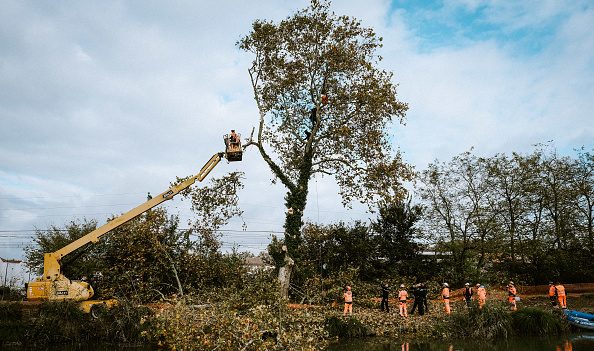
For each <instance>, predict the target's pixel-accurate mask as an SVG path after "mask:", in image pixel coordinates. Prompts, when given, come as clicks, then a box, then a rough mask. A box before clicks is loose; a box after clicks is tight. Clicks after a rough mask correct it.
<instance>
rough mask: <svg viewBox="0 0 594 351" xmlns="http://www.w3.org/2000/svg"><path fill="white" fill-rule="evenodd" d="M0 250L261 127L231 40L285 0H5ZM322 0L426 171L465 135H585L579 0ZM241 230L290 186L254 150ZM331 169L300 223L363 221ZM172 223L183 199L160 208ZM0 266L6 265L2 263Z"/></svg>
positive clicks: (148, 184)
mask: <svg viewBox="0 0 594 351" xmlns="http://www.w3.org/2000/svg"><path fill="white" fill-rule="evenodd" d="M0 5H1V7H0V8H1V11H0V257H5V258H22V247H23V246H24V245H26V244H27V242H29V240H30V237H31V235H32V233H33V230H34V229H35V228H38V229H45V228H48V226H50V225H57V226H62V225H64V223H66V222H69V221H71V220H73V219H80V218H88V219H91V218H94V219H97V220H98V221H99V222H100V223H103V222H104V221H105V219H106V217H107V216H109V215H111V214H116V213H122V212H124V211H126V210H127V209H129V208H132V207H134V206H136V205H137V204H139V203H141V202H143V201H144V200H145V198H146V193H147V192H149V191H150V192H151V193H153V194H155V193H160V192H162V191H164V190H166V188H167V187H168V185H169V183H170V181H172V180H174V179H175V177H176V176H186V175H190V174H193V173H195V172H196V171H197V170H198V169H199V168H200V167H201V166H202V164H204V162H206V161H207V160H208V159H209V158H210V156H211V155H212V154H214V153H215V152H218V151H222V149H223V143H222V135H223V134H225V133H227V132H228V131H229V129H231V128H234V129H237V130H239V131H241V132H242V133H243V134H244V136H245V135H248V134H249V131H250V130H251V128H252V126H255V125H256V121H257V110H256V107H255V104H254V100H253V98H252V94H251V90H250V85H249V79H248V75H247V68H248V66H249V64H250V56H249V55H247V54H246V53H243V52H240V51H239V50H238V49H237V48H236V46H235V43H236V42H237V40H238V39H239V38H240V37H241V36H242V35H245V34H247V33H248V32H249V30H250V25H251V23H252V22H253V21H254V20H255V19H269V20H280V19H282V18H284V17H286V16H288V15H290V14H291V13H293V12H294V11H295V10H297V9H300V8H303V7H305V6H306V5H307V1H302V0H300V1H295V0H258V1H254V0H251V1H240V0H219V1H216V2H213V1H203V0H202V1H167V2H165V1H162V2H159V1H109V0H108V1H96V2H83V1H51V2H43V1H22V0H18V1H17V0H15V1H12V0H0ZM332 7H333V9H334V10H335V11H336V12H337V13H339V14H347V15H351V16H354V17H357V18H358V19H360V20H362V22H363V24H364V25H366V26H369V27H373V28H375V30H376V31H377V32H378V34H379V35H381V36H382V37H383V38H384V44H385V45H384V47H383V48H382V50H381V52H380V54H381V55H382V56H383V57H384V61H383V62H382V68H385V69H388V70H391V71H393V72H394V73H395V77H394V79H395V83H398V84H399V97H400V99H401V100H403V101H405V102H407V103H408V104H409V106H410V110H409V112H408V115H407V122H406V126H394V128H393V133H394V138H393V140H394V143H395V144H396V146H397V147H399V148H400V150H401V151H402V152H403V153H404V156H405V160H406V161H408V162H409V163H411V164H413V165H414V166H415V167H416V168H417V169H423V168H425V167H426V165H427V164H428V163H429V162H431V161H433V160H435V159H439V160H448V159H449V158H451V157H452V156H454V155H456V154H459V153H461V152H464V151H466V150H468V149H469V148H471V147H473V146H474V147H475V150H476V152H477V153H478V154H480V155H485V156H490V155H493V154H495V153H498V152H511V151H519V152H530V151H531V150H532V145H533V144H536V143H541V142H547V141H549V140H553V143H554V145H555V146H556V147H557V149H558V150H559V151H560V152H561V153H564V154H571V152H572V150H573V149H575V148H578V147H581V146H585V147H586V148H588V149H592V148H593V147H594V122H593V118H592V111H594V35H592V33H594V5H593V4H592V2H591V1H589V0H584V1H579V0H578V1H558V0H557V1H546V0H545V1H542V0H541V1H536V0H535V1H531V0H526V1H499V0H449V1H403V0H394V1H385V0H367V1H357V0H336V1H334V3H333V6H332ZM232 170H241V171H243V172H245V180H244V181H245V185H246V186H245V189H244V192H243V193H242V194H241V201H242V207H243V208H244V210H245V215H244V221H245V223H246V224H247V226H248V231H247V232H241V226H240V223H238V222H234V223H232V224H231V225H230V226H228V227H227V228H226V229H225V230H226V231H225V232H224V233H223V234H224V237H223V240H224V242H225V247H230V246H232V245H233V244H234V243H236V244H239V245H240V247H239V248H240V249H245V250H251V251H256V252H257V251H258V250H259V249H263V248H265V245H266V243H267V242H268V240H269V236H270V233H275V232H276V233H280V232H282V224H283V218H284V208H283V195H284V189H283V188H282V187H280V186H276V185H272V184H271V182H270V172H269V171H268V170H267V168H266V167H265V166H264V164H263V162H262V161H261V160H260V158H259V156H258V155H257V154H256V152H255V150H251V151H249V150H248V152H247V153H246V155H245V156H244V162H241V163H232V164H227V163H221V164H220V165H219V166H218V167H217V169H216V170H215V171H213V173H212V175H214V176H220V175H222V174H224V173H225V172H228V171H232ZM339 203H340V201H339V200H338V198H337V196H336V187H335V186H334V185H333V184H332V183H331V182H330V181H329V180H328V179H315V181H314V182H312V188H311V191H310V197H309V204H308V206H309V207H308V210H307V212H306V217H307V219H308V220H312V221H316V222H322V223H331V222H336V221H338V220H345V221H350V220H354V219H367V218H369V217H370V215H369V214H367V213H365V210H364V209H363V208H362V207H360V206H355V207H354V208H353V209H352V210H345V209H343V208H341V206H340V205H339ZM166 206H167V208H168V210H169V211H170V212H171V213H173V214H179V215H180V217H181V218H182V221H183V223H185V221H186V220H187V218H188V217H189V215H190V212H189V209H188V203H187V202H181V201H179V200H174V201H172V202H171V203H169V204H167V205H166ZM0 268H3V265H0Z"/></svg>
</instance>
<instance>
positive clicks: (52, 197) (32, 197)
mask: <svg viewBox="0 0 594 351" xmlns="http://www.w3.org/2000/svg"><path fill="white" fill-rule="evenodd" d="M122 195H146V194H145V193H112V194H109V193H108V194H88V195H85V196H84V197H93V196H122ZM72 197H79V198H82V197H83V196H82V195H81V194H78V195H61V196H0V199H3V200H28V199H62V198H72Z"/></svg>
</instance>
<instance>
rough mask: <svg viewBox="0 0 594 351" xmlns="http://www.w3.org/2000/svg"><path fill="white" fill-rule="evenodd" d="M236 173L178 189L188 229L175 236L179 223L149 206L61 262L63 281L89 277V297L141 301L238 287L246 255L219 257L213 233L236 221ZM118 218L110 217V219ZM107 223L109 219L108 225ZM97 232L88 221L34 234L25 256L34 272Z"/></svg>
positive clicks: (216, 238)
mask: <svg viewBox="0 0 594 351" xmlns="http://www.w3.org/2000/svg"><path fill="white" fill-rule="evenodd" d="M241 188H242V183H241V173H231V174H229V175H226V176H223V177H221V178H215V179H212V180H211V182H210V184H209V186H204V187H201V188H199V189H194V190H190V189H187V190H186V191H184V194H185V195H186V196H187V197H188V198H190V199H191V201H192V210H193V211H195V212H196V217H195V219H194V221H195V223H194V224H193V225H192V228H196V229H192V230H180V229H179V218H178V217H176V216H169V215H168V214H167V212H166V211H165V210H164V209H162V208H155V209H152V210H150V211H147V212H146V213H144V214H142V215H140V216H137V217H136V218H134V219H132V220H130V221H128V222H127V223H126V224H124V225H122V226H119V227H118V228H116V229H114V230H112V232H111V233H109V234H108V235H106V236H105V237H103V238H102V240H101V241H100V242H99V243H96V244H92V245H87V246H86V247H84V248H82V249H79V250H77V251H76V252H73V253H71V254H70V255H67V256H66V257H65V259H64V260H62V261H61V266H62V269H63V272H64V274H65V276H66V277H68V278H70V279H81V278H82V277H84V276H86V277H88V278H90V283H91V285H92V286H93V287H94V288H95V298H110V297H118V298H127V299H134V300H136V301H140V302H147V301H154V300H157V299H163V298H165V299H167V298H169V297H171V296H173V295H178V296H181V295H183V294H185V293H187V292H196V291H200V290H202V289H204V288H206V287H212V286H216V287H225V286H231V285H233V284H236V282H237V281H238V280H239V279H240V277H241V276H242V275H243V273H244V269H243V267H242V262H243V258H244V256H242V255H239V254H237V253H236V252H233V253H231V254H223V253H221V252H219V248H220V245H221V244H220V242H219V238H218V236H217V235H216V234H215V233H216V230H217V229H218V228H219V227H220V226H221V225H224V224H226V223H227V222H228V220H229V219H230V218H231V217H233V216H238V215H241V210H239V208H238V206H237V205H238V203H237V201H238V198H237V191H238V190H239V189H241ZM115 218H116V217H114V219H115ZM112 220H113V219H112ZM95 228H96V222H94V221H86V220H84V221H82V222H75V221H73V222H71V223H69V224H68V225H67V226H66V228H65V229H60V228H58V227H52V229H51V230H49V231H38V232H37V235H36V238H35V240H34V243H33V245H31V246H30V247H28V248H27V258H28V261H29V263H30V265H32V266H33V267H35V268H37V270H38V271H39V272H41V271H42V269H43V267H42V266H43V254H44V253H46V252H53V251H56V250H58V249H60V248H62V247H64V246H66V245H67V244H68V243H70V242H72V241H73V240H76V239H78V238H80V237H82V236H84V235H86V234H87V233H89V232H90V231H92V230H94V229H95Z"/></svg>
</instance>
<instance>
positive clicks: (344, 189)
mask: <svg viewBox="0 0 594 351" xmlns="http://www.w3.org/2000/svg"><path fill="white" fill-rule="evenodd" d="M381 42H382V38H381V37H379V36H378V35H377V34H376V33H375V32H374V31H373V29H371V28H366V27H364V26H362V25H361V23H360V21H358V20H357V19H354V18H351V17H349V16H338V15H336V14H335V13H333V12H331V11H330V2H328V1H318V0H312V1H311V4H310V5H309V6H308V7H307V8H305V9H303V10H300V11H297V12H296V13H295V14H293V15H292V16H289V17H288V18H286V19H284V20H282V21H280V22H279V23H273V22H271V21H265V20H257V21H255V22H254V23H253V26H252V31H251V32H250V33H249V34H248V35H246V36H245V37H243V38H242V39H241V40H239V42H238V46H239V47H240V48H241V49H243V50H245V51H247V52H249V53H251V54H252V55H253V61H252V65H251V67H250V68H249V77H250V80H251V83H252V88H253V93H254V99H255V101H256V105H257V107H258V110H259V120H258V127H257V137H256V138H255V139H253V140H251V142H250V143H249V144H248V145H247V146H255V147H257V149H258V150H259V153H260V155H261V156H262V158H263V159H264V161H265V162H266V163H267V164H268V166H269V167H270V169H271V170H272V172H273V174H274V177H275V180H278V181H280V182H281V183H282V184H283V185H284V186H285V187H286V189H287V195H286V198H285V200H286V203H285V206H286V207H287V209H291V210H289V211H288V214H287V217H286V221H285V230H286V233H285V241H286V243H287V246H288V247H289V252H292V253H295V252H294V251H295V248H296V247H297V246H298V245H299V243H300V241H301V238H300V228H301V226H302V224H303V223H302V220H301V219H302V216H303V210H304V209H305V206H306V202H307V193H308V184H309V180H310V179H311V178H312V177H313V176H314V175H316V174H320V175H328V176H332V177H334V179H335V180H336V182H337V183H338V185H339V186H340V195H341V197H342V202H343V204H345V205H349V204H350V203H351V202H352V201H353V200H356V201H360V202H362V203H366V204H368V205H369V206H370V207H374V202H375V201H376V200H378V199H381V198H384V199H385V198H399V197H402V195H403V193H404V191H403V188H402V187H401V182H402V180H405V179H410V177H411V171H410V169H409V167H408V166H407V165H405V164H404V162H403V161H402V159H401V157H400V154H399V152H396V151H395V150H394V148H393V146H392V143H391V139H390V136H389V132H388V131H389V127H390V123H391V122H393V121H397V122H401V123H403V122H404V118H405V113H406V110H407V108H408V107H407V104H405V103H403V102H401V101H399V100H398V99H397V94H396V85H395V84H394V83H393V74H392V73H391V72H387V71H385V70H382V69H380V68H379V62H380V61H381V56H379V55H378V53H377V51H378V49H379V48H381V46H382V43H381Z"/></svg>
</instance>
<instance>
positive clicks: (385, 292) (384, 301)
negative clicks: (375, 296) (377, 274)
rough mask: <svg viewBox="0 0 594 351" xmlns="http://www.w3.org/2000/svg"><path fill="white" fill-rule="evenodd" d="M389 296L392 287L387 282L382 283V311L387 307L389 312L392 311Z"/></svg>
mask: <svg viewBox="0 0 594 351" xmlns="http://www.w3.org/2000/svg"><path fill="white" fill-rule="evenodd" d="M389 296H390V287H389V286H388V284H387V283H386V284H384V285H382V303H381V305H380V308H381V310H382V311H384V308H385V311H386V312H388V313H389V312H390V306H389V304H388V297H389Z"/></svg>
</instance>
